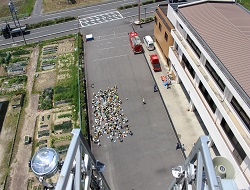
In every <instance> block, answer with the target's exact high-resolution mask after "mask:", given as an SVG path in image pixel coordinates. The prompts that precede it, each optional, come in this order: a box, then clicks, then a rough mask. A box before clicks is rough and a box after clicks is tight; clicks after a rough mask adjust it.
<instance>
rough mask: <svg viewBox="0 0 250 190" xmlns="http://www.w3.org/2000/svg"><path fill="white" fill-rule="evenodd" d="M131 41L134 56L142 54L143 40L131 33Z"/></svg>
mask: <svg viewBox="0 0 250 190" xmlns="http://www.w3.org/2000/svg"><path fill="white" fill-rule="evenodd" d="M129 41H130V45H131V47H132V50H133V52H134V54H136V53H142V50H143V49H142V44H141V40H140V38H139V36H138V34H137V33H136V32H130V33H129Z"/></svg>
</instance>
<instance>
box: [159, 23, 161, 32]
mask: <svg viewBox="0 0 250 190" xmlns="http://www.w3.org/2000/svg"><path fill="white" fill-rule="evenodd" d="M159 30H160V31H161V23H159Z"/></svg>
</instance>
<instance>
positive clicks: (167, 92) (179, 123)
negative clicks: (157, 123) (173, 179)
mask: <svg viewBox="0 0 250 190" xmlns="http://www.w3.org/2000/svg"><path fill="white" fill-rule="evenodd" d="M143 47H144V50H145V56H146V59H147V61H148V64H149V67H150V68H151V72H152V75H153V77H154V80H155V82H156V84H157V86H158V90H159V93H161V96H162V99H163V102H164V104H165V106H166V109H167V111H168V114H169V116H170V118H171V120H172V124H173V127H174V130H175V131H176V134H177V136H178V138H179V141H180V143H181V144H184V146H185V151H184V154H185V156H188V155H189V153H190V152H191V150H192V147H193V144H194V143H195V142H196V141H197V140H198V138H199V137H200V136H201V135H205V134H208V133H207V131H206V128H205V126H204V124H203V122H202V121H201V119H200V117H199V116H198V114H197V113H196V112H195V111H194V112H191V111H188V107H189V101H188V96H186V95H185V89H184V88H183V86H182V85H181V84H176V83H174V84H172V85H170V88H168V89H167V87H166V86H164V85H163V82H162V80H161V76H163V75H165V76H166V75H167V73H168V71H169V68H168V65H167V63H166V61H165V59H164V58H163V55H162V54H161V51H160V49H159V47H158V46H157V44H156V43H155V47H156V48H155V50H154V51H148V50H147V49H146V48H145V45H144V44H143ZM154 53H156V54H158V56H159V59H160V64H161V68H162V71H161V72H154V71H153V70H152V66H151V64H150V60H149V55H150V54H154ZM211 150H212V149H211ZM185 156H184V157H185ZM211 156H212V158H213V157H214V153H213V152H212V153H211Z"/></svg>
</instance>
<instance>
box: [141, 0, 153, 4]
mask: <svg viewBox="0 0 250 190" xmlns="http://www.w3.org/2000/svg"><path fill="white" fill-rule="evenodd" d="M151 3H154V1H153V0H149V1H144V2H142V5H147V4H151Z"/></svg>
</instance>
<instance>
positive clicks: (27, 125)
mask: <svg viewBox="0 0 250 190" xmlns="http://www.w3.org/2000/svg"><path fill="white" fill-rule="evenodd" d="M38 55H39V48H38V47H36V48H35V49H34V51H33V53H32V54H31V62H30V66H29V68H28V69H27V77H28V81H27V88H26V89H27V99H28V104H27V107H26V108H25V116H24V123H23V126H19V128H20V129H21V133H20V135H21V139H20V141H19V142H16V145H17V146H18V150H17V153H16V155H15V157H14V158H13V161H12V164H11V168H12V170H11V173H10V179H11V180H10V187H9V189H13V190H14V189H20V187H23V188H25V187H27V182H28V177H29V167H28V162H29V160H30V158H31V151H32V144H29V145H24V140H23V138H24V136H25V135H30V136H31V137H33V134H34V130H35V122H36V116H37V113H38V112H37V107H38V100H39V95H38V94H32V87H33V83H34V75H35V72H36V66H37V58H38Z"/></svg>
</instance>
